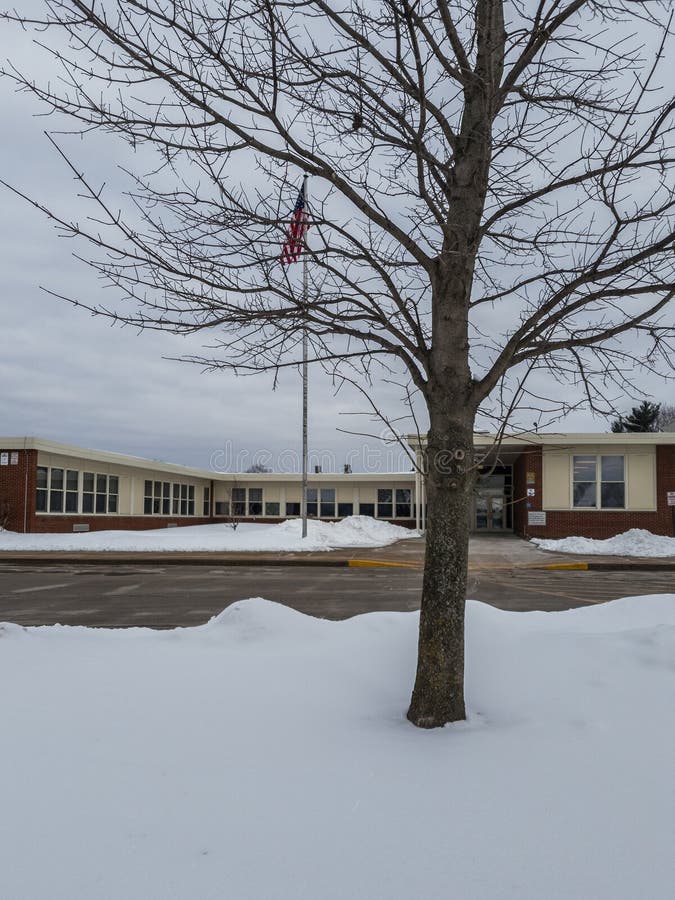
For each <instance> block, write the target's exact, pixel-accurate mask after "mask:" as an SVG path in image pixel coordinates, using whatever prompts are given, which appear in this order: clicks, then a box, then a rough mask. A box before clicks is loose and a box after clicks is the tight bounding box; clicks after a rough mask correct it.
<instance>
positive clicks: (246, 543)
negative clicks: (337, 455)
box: [0, 516, 419, 553]
mask: <svg viewBox="0 0 675 900" xmlns="http://www.w3.org/2000/svg"><path fill="white" fill-rule="evenodd" d="M307 526H308V527H307V537H306V538H304V539H303V538H302V536H301V529H302V523H301V520H300V519H288V520H286V521H285V522H279V523H277V524H275V525H258V524H254V523H251V522H241V523H240V524H239V525H238V526H237V528H236V530H235V529H233V528H232V526H231V525H228V524H225V523H223V524H222V525H221V524H217V525H187V526H180V527H178V528H156V529H152V530H147V531H90V532H86V533H82V534H18V533H17V532H11V531H2V530H1V529H0V550H62V551H68V552H72V551H77V550H88V551H108V550H111V551H118V552H125V553H135V552H138V553H143V552H172V551H175V552H178V551H183V552H189V551H211V552H217V553H235V552H236V553H250V552H256V551H261V552H268V553H271V552H293V551H294V552H299V551H321V550H338V549H342V548H347V547H363V548H369V547H371V548H372V547H386V546H387V545H389V544H393V543H394V542H395V541H400V540H403V539H404V538H411V537H419V532H417V531H413V530H412V529H410V528H402V527H401V526H400V525H390V524H389V523H388V522H381V521H379V520H377V519H373V518H371V517H370V516H349V517H347V518H345V519H342V520H341V521H339V522H320V521H316V520H310V521H309V522H308V523H307Z"/></svg>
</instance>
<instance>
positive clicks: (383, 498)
mask: <svg viewBox="0 0 675 900" xmlns="http://www.w3.org/2000/svg"><path fill="white" fill-rule="evenodd" d="M214 512H215V515H216V516H232V517H233V518H242V517H244V516H262V515H265V516H281V504H280V503H274V502H263V489H262V488H232V491H231V501H230V500H217V501H216V504H215V510H214ZM301 514H302V504H301V503H298V502H293V503H286V504H285V515H286V516H287V517H288V516H299V515H301ZM353 514H354V504H353V503H338V502H337V500H336V494H335V488H307V515H308V516H309V517H310V518H314V519H316V518H320V519H336V518H338V519H342V518H344V517H345V516H352V515H353ZM359 514H360V515H362V516H373V517H377V518H378V519H410V518H411V517H412V515H413V505H412V491H411V490H410V489H409V488H396V489H392V488H380V489H379V490H378V492H377V503H360V504H359Z"/></svg>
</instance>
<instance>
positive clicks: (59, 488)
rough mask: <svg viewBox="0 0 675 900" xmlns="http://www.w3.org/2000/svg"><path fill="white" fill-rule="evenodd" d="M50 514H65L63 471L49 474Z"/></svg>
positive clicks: (52, 470) (57, 470)
mask: <svg viewBox="0 0 675 900" xmlns="http://www.w3.org/2000/svg"><path fill="white" fill-rule="evenodd" d="M49 512H63V469H51V470H50V472H49Z"/></svg>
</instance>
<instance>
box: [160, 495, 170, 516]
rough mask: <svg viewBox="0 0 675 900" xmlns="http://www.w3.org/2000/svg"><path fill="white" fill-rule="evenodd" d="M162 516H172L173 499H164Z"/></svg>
mask: <svg viewBox="0 0 675 900" xmlns="http://www.w3.org/2000/svg"><path fill="white" fill-rule="evenodd" d="M162 515H163V516H170V515H171V499H170V498H169V497H163V498H162Z"/></svg>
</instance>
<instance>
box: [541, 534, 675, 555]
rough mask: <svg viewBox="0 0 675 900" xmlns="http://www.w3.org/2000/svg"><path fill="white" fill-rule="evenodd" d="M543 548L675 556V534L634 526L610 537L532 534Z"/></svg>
mask: <svg viewBox="0 0 675 900" xmlns="http://www.w3.org/2000/svg"><path fill="white" fill-rule="evenodd" d="M532 543H533V544H536V545H537V547H539V549H540V550H554V551H555V552H556V553H577V554H581V555H584V556H587V555H591V554H592V555H602V556H636V557H652V558H654V557H664V556H675V538H672V537H665V536H663V535H660V534H652V533H651V531H645V530H644V528H631V529H630V531H624V533H623V534H617V535H616V536H615V537H612V538H607V539H606V540H596V539H595V538H584V537H568V538H562V540H558V541H554V540H544V539H543V538H532Z"/></svg>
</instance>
